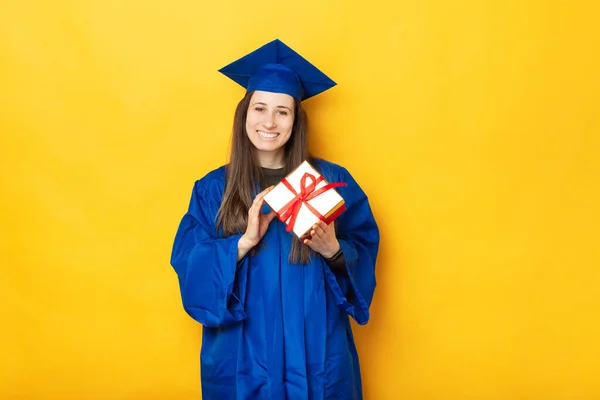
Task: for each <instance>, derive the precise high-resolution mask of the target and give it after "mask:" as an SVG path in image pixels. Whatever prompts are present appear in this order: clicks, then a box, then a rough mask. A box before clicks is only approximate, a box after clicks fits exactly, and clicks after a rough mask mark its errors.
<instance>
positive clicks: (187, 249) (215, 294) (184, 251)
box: [171, 181, 248, 327]
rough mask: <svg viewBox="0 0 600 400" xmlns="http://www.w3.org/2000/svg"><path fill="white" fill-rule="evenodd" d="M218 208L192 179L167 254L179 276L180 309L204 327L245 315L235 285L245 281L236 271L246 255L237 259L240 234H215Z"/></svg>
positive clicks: (220, 324) (242, 283) (241, 318)
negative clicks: (184, 207)
mask: <svg viewBox="0 0 600 400" xmlns="http://www.w3.org/2000/svg"><path fill="white" fill-rule="evenodd" d="M218 208H219V205H218V204H217V203H216V201H215V200H213V199H211V196H210V195H209V193H208V192H207V191H205V190H204V189H203V188H202V185H201V182H200V181H198V182H196V184H195V185H194V190H193V192H192V198H191V200H190V205H189V208H188V211H187V213H186V214H185V215H184V216H183V218H182V220H181V222H180V224H179V228H178V230H177V234H176V235H175V241H174V244H173V251H172V254H171V265H172V266H173V268H174V269H175V272H176V273H177V276H178V278H179V287H180V291H181V300H182V303H183V308H184V309H185V311H186V312H187V313H188V314H189V315H190V316H191V317H192V318H193V319H195V320H196V321H198V322H200V323H201V324H202V325H204V326H207V327H224V326H228V325H232V324H234V323H236V322H238V321H241V320H243V319H244V318H245V317H246V313H245V312H244V307H243V304H242V301H241V300H240V298H241V297H242V296H240V293H239V287H240V286H244V285H245V282H242V280H244V278H243V277H242V276H241V274H238V272H239V271H240V269H241V267H242V266H243V264H244V263H247V262H248V256H246V257H244V258H243V259H242V260H241V261H239V262H238V261H237V244H238V241H239V239H240V237H241V234H240V235H232V236H228V237H225V238H221V237H217V233H216V229H215V221H216V214H217V210H218ZM236 275H239V276H236Z"/></svg>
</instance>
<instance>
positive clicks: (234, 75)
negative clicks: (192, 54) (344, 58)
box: [219, 39, 336, 101]
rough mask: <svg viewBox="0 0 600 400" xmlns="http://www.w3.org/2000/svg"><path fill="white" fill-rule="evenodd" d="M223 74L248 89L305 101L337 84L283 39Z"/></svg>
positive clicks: (229, 67) (242, 60) (242, 59)
mask: <svg viewBox="0 0 600 400" xmlns="http://www.w3.org/2000/svg"><path fill="white" fill-rule="evenodd" d="M219 72H221V73H223V74H224V75H226V76H228V77H229V78H231V79H232V80H234V81H235V82H237V83H239V84H240V85H242V86H243V87H245V88H246V92H251V91H254V90H262V91H265V92H274V93H285V94H289V95H290V96H292V97H294V98H296V99H298V100H300V101H302V100H306V99H308V98H310V97H312V96H315V95H317V94H319V93H321V92H324V91H325V90H327V89H330V88H332V87H333V86H335V85H336V83H335V82H334V81H332V80H331V79H329V77H328V76H327V75H325V74H324V73H322V72H321V71H319V69H318V68H317V67H315V66H314V65H312V64H311V63H310V62H308V61H307V60H306V59H304V58H303V57H302V56H301V55H300V54H298V53H296V52H295V51H294V50H292V49H291V48H289V47H288V46H286V45H285V44H284V43H283V42H282V41H280V40H279V39H275V40H273V41H272V42H269V43H267V44H265V45H264V46H262V47H260V48H258V49H256V50H254V51H253V52H252V53H250V54H247V55H245V56H244V57H242V58H240V59H239V60H237V61H234V62H232V63H231V64H229V65H227V66H226V67H223V68H221V69H220V70H219Z"/></svg>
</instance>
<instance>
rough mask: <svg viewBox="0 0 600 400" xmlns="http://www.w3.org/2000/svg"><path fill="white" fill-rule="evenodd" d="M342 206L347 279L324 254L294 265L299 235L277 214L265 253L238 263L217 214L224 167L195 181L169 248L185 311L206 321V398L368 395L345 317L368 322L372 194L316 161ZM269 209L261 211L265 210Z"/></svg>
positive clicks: (345, 399)
mask: <svg viewBox="0 0 600 400" xmlns="http://www.w3.org/2000/svg"><path fill="white" fill-rule="evenodd" d="M313 165H314V166H315V168H317V170H319V172H320V173H321V174H322V175H323V176H324V177H325V179H326V180H327V181H329V182H344V183H346V184H347V186H345V187H339V188H336V190H338V192H339V193H340V195H341V196H342V197H343V198H344V200H345V202H346V207H347V209H346V211H345V212H344V213H342V215H341V216H340V217H338V220H337V221H338V226H337V238H338V240H339V242H340V245H341V248H342V251H343V254H344V258H345V260H346V269H347V274H346V273H339V272H334V271H332V270H331V269H330V267H329V266H328V265H327V263H326V262H325V261H324V259H323V257H322V256H320V255H317V256H316V257H313V259H312V261H311V263H310V264H308V265H300V264H290V263H289V262H288V254H289V250H290V246H291V241H292V240H297V239H295V237H294V236H293V233H288V232H286V230H285V225H284V224H283V223H282V222H281V221H279V220H278V219H277V218H275V219H274V220H273V221H272V222H271V224H270V225H269V228H268V230H267V232H266V234H265V236H264V238H263V240H262V242H261V243H262V244H261V245H259V246H261V247H260V251H259V252H258V253H257V254H256V255H254V256H251V255H246V256H245V257H244V258H243V259H242V260H240V261H239V262H238V261H237V242H238V240H239V238H240V237H241V234H239V235H233V236H228V237H221V236H219V235H217V233H216V229H215V217H216V214H217V210H218V209H219V205H220V203H221V199H222V196H223V191H224V187H225V167H221V168H219V169H216V170H214V171H212V172H210V173H208V174H207V175H206V176H205V177H204V178H202V179H200V180H198V181H197V182H196V183H195V185H194V189H193V192H192V198H191V201H190V205H189V209H188V212H187V213H186V214H185V215H184V217H183V219H182V220H181V223H180V225H179V229H178V231H177V234H176V237H175V242H174V245H173V253H172V257H171V264H172V266H173V268H174V269H175V271H176V273H177V276H178V278H179V285H180V289H181V298H182V302H183V307H184V309H185V310H186V312H187V313H188V314H189V315H190V316H191V317H192V318H193V319H195V320H196V321H198V322H199V323H201V324H202V325H203V336H202V349H201V352H200V365H201V381H202V395H203V396H202V398H203V399H204V400H263V399H264V400H267V399H268V400H285V399H290V400H307V399H310V400H313V399H319V400H323V399H327V400H333V399H339V400H351V399H362V384H361V377H360V367H359V363H358V355H357V352H356V348H355V346H354V339H353V336H352V331H351V326H350V320H349V316H351V317H352V318H354V319H355V321H356V322H357V323H358V324H361V325H362V324H366V323H367V321H368V320H369V307H370V304H371V300H372V298H373V291H374V290H375V260H376V257H377V251H378V247H379V230H378V228H377V224H376V222H375V219H374V218H373V214H372V212H371V209H370V207H369V203H368V200H367V196H366V195H365V193H364V192H363V191H362V190H361V188H360V187H359V186H358V184H357V183H356V182H355V180H354V179H353V178H352V176H351V175H350V174H349V173H348V171H346V170H345V169H344V168H342V167H340V166H338V165H335V164H332V163H329V162H326V161H323V160H313ZM268 211H269V209H268V206H265V208H264V209H263V212H265V213H266V212H268Z"/></svg>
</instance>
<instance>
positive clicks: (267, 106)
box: [246, 91, 295, 157]
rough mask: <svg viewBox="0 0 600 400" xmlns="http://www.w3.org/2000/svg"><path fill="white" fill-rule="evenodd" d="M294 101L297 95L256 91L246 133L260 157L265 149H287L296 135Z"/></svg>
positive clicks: (249, 110) (268, 150) (250, 107)
mask: <svg viewBox="0 0 600 400" xmlns="http://www.w3.org/2000/svg"><path fill="white" fill-rule="evenodd" d="M294 104H295V103H294V98H293V97H292V96H289V95H287V94H283V93H271V92H261V91H256V92H254V93H253V94H252V98H251V99H250V106H249V107H248V115H247V117H246V133H248V138H249V139H250V141H251V142H252V144H253V145H254V147H256V149H257V151H258V154H259V157H260V156H261V154H263V155H266V154H265V153H267V154H268V153H283V151H284V150H283V149H284V145H285V144H286V143H287V141H288V140H289V139H290V136H291V135H292V128H293V126H294ZM270 155H273V154H270Z"/></svg>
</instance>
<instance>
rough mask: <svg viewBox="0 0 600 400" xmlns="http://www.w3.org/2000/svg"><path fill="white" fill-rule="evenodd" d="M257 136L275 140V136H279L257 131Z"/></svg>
mask: <svg viewBox="0 0 600 400" xmlns="http://www.w3.org/2000/svg"><path fill="white" fill-rule="evenodd" d="M258 136H260V137H261V138H264V139H275V138H276V137H277V136H279V133H269V132H265V131H258Z"/></svg>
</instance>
